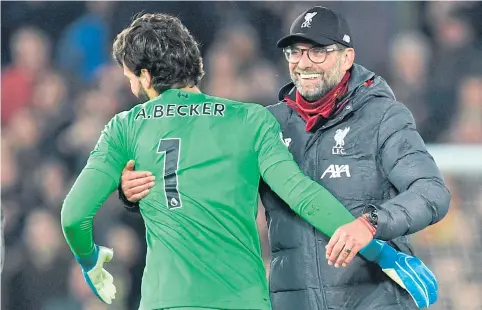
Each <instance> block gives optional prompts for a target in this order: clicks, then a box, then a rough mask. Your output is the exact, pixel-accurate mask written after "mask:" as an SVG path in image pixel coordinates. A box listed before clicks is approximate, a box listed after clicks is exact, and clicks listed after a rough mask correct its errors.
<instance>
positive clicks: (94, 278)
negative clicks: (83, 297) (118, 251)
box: [75, 245, 116, 304]
mask: <svg viewBox="0 0 482 310" xmlns="http://www.w3.org/2000/svg"><path fill="white" fill-rule="evenodd" d="M113 256H114V252H113V250H112V249H108V248H106V247H103V246H98V245H95V249H94V252H93V253H92V254H91V255H90V256H88V257H84V258H79V257H75V259H76V260H77V262H78V263H79V264H80V267H81V269H82V273H83V275H84V279H85V282H87V284H88V285H89V286H90V288H91V289H92V292H94V294H95V295H96V296H97V297H98V298H99V299H100V300H102V301H103V302H105V303H106V304H111V303H112V300H113V299H114V298H115V293H116V289H115V286H114V278H113V277H112V275H111V274H110V273H109V272H107V270H105V269H104V268H103V266H104V263H108V262H110V261H111V259H112V257H113Z"/></svg>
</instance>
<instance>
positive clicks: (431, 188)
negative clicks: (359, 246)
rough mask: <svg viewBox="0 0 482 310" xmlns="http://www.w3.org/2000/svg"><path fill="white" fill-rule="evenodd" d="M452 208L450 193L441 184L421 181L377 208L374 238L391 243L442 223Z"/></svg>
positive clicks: (432, 181) (426, 180)
mask: <svg viewBox="0 0 482 310" xmlns="http://www.w3.org/2000/svg"><path fill="white" fill-rule="evenodd" d="M449 204H450V192H449V191H448V189H447V188H446V187H445V185H444V184H443V182H442V181H441V180H440V182H439V181H438V180H433V179H432V180H430V179H420V180H418V181H416V182H414V183H413V184H412V185H411V186H410V187H409V188H408V190H407V191H405V192H403V193H401V194H399V195H398V196H396V197H394V198H393V199H390V200H388V201H386V202H385V203H383V204H381V205H380V206H379V207H378V229H377V233H376V235H375V238H377V239H381V240H392V239H394V238H397V237H399V236H402V235H408V234H413V233H415V232H418V231H420V230H422V229H424V228H425V227H427V226H429V225H432V224H434V223H436V222H438V221H440V220H441V219H442V218H443V217H444V216H445V215H446V214H447V211H448V208H449Z"/></svg>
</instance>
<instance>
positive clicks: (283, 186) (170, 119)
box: [62, 89, 352, 310]
mask: <svg viewBox="0 0 482 310" xmlns="http://www.w3.org/2000/svg"><path fill="white" fill-rule="evenodd" d="M130 159H134V160H135V162H136V170H147V171H151V172H152V173H153V174H154V175H155V177H156V185H155V186H154V187H153V188H152V189H151V190H150V192H149V194H148V195H147V196H146V197H145V198H144V199H142V200H141V201H140V211H141V214H142V217H143V219H144V222H145V226H146V242H147V248H148V251H147V258H146V266H145V270H144V275H143V279H142V298H141V307H140V309H145V310H152V309H157V308H169V307H210V308H219V309H260V310H265V309H270V308H271V307H270V301H269V290H268V284H267V279H266V271H265V268H264V263H263V260H262V256H261V247H260V242H259V237H258V231H257V227H256V214H257V207H258V185H259V181H260V177H263V179H264V180H265V182H266V183H267V184H268V185H269V186H270V187H271V188H272V189H273V190H274V191H275V192H276V193H278V195H280V197H281V198H282V199H283V200H285V201H286V202H287V203H288V204H290V206H291V207H292V208H293V209H294V210H295V212H297V213H298V214H300V215H301V216H302V217H304V218H305V219H307V220H308V221H310V222H311V223H312V224H313V225H315V227H317V228H318V229H320V230H322V231H323V232H325V233H333V231H334V230H335V229H336V228H337V226H338V224H337V223H335V222H330V221H323V219H327V218H328V217H329V216H331V217H333V215H334V213H333V209H335V210H336V211H339V212H340V213H339V215H338V218H337V220H338V221H342V223H345V222H348V221H349V220H351V219H352V217H351V215H350V214H349V212H348V211H346V209H345V208H344V207H343V206H342V205H341V204H340V203H339V202H338V201H337V200H336V199H335V198H334V197H333V196H331V194H330V193H329V192H327V191H326V190H325V189H323V188H322V187H321V186H320V185H318V184H317V183H316V182H313V181H312V180H310V179H309V178H308V177H306V176H304V174H303V173H302V172H301V171H300V169H299V168H298V166H297V165H296V163H295V162H294V161H293V159H292V156H291V154H290V153H289V151H288V150H287V148H286V146H285V145H284V144H283V142H282V137H281V133H280V129H279V124H278V123H277V121H276V120H275V118H274V117H273V116H272V115H271V113H270V112H269V111H268V110H267V109H266V108H264V107H262V106H260V105H256V104H247V103H241V102H236V101H231V100H227V99H223V98H217V97H213V96H209V95H206V94H202V93H192V92H186V91H182V90H179V89H171V90H167V91H165V92H164V93H163V94H162V95H160V96H158V97H157V98H155V99H152V100H150V101H148V102H146V103H144V104H141V105H137V106H136V107H134V108H133V109H131V110H130V111H128V112H123V113H120V114H118V115H116V116H115V117H114V118H113V119H112V120H111V121H110V123H109V124H108V125H107V126H106V128H105V130H104V131H103V133H102V136H101V138H100V139H99V142H98V143H97V145H96V147H95V149H94V150H93V151H92V153H91V155H90V157H89V160H88V162H87V165H86V167H85V168H84V170H83V172H82V173H81V175H80V176H79V178H78V179H77V182H76V184H74V187H73V188H72V190H71V192H70V193H69V195H68V197H67V198H66V201H65V203H64V207H63V210H62V221H63V228H64V234H65V235H66V238H67V241H68V242H69V245H70V246H71V248H72V250H73V252H74V253H75V254H76V255H78V256H83V255H88V254H90V253H91V252H92V249H93V241H92V226H91V222H92V217H93V215H94V214H95V212H96V211H97V208H98V207H99V206H100V205H101V204H102V202H103V201H104V200H105V199H106V198H107V197H108V195H109V194H110V193H111V192H112V191H113V190H115V188H116V187H117V186H118V184H119V181H120V176H121V173H122V169H123V167H124V166H125V164H126V163H127V161H128V160H130ZM94 174H95V175H96V176H95V177H94ZM104 188H105V189H104ZM79 200H82V201H83V202H80V201H79ZM76 204H77V205H76ZM79 204H83V205H82V206H81V205H79ZM74 205H76V206H74ZM330 208H331V209H330ZM344 216H345V217H344ZM343 219H349V220H347V221H345V222H343ZM321 226H323V227H321ZM114 250H115V249H114ZM114 259H115V256H114ZM107 269H108V266H107Z"/></svg>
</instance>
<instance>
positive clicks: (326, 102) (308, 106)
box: [285, 72, 350, 131]
mask: <svg viewBox="0 0 482 310" xmlns="http://www.w3.org/2000/svg"><path fill="white" fill-rule="evenodd" d="M349 79H350V72H347V73H346V74H345V76H344V77H343V79H342V80H341V82H340V83H338V85H336V86H335V87H334V88H333V89H332V90H330V91H329V92H328V93H327V94H326V95H324V96H323V97H322V98H321V99H319V100H318V101H315V102H308V101H306V100H305V99H304V98H303V97H302V96H301V94H300V93H299V92H298V90H297V91H296V101H293V100H292V99H290V98H288V97H285V101H286V104H287V105H288V106H289V107H291V108H293V109H294V110H296V111H297V112H298V114H299V115H300V116H301V117H302V118H303V119H304V120H305V121H306V127H305V129H306V131H310V130H311V129H312V128H313V126H315V124H316V123H317V122H318V119H319V118H320V117H323V118H325V119H326V118H328V117H330V115H331V113H332V112H333V110H334V109H335V104H336V100H337V99H339V98H341V97H343V96H344V95H345V94H346V91H347V90H348V80H349ZM346 102H347V101H346ZM346 102H344V103H343V105H345V104H346Z"/></svg>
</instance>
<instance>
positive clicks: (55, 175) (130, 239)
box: [1, 1, 482, 310]
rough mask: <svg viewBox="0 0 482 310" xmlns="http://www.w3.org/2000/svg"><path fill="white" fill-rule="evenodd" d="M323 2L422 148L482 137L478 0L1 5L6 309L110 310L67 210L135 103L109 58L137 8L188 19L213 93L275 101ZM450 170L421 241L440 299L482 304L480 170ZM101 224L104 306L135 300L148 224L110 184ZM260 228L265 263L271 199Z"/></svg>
mask: <svg viewBox="0 0 482 310" xmlns="http://www.w3.org/2000/svg"><path fill="white" fill-rule="evenodd" d="M318 4H319V5H324V6H327V7H330V8H332V9H334V10H336V11H338V12H340V13H343V14H344V15H345V16H346V18H347V20H348V23H349V24H350V26H351V29H352V32H353V36H352V37H353V38H354V42H355V49H356V55H357V56H356V62H357V63H359V64H361V65H363V66H365V67H367V68H368V69H370V70H372V71H375V72H376V73H377V74H379V75H381V76H383V77H384V78H385V79H386V80H387V81H388V82H389V84H390V85H391V87H392V89H393V91H394V93H395V95H396V96H397V99H398V100H399V101H402V102H403V103H405V104H406V105H407V106H408V107H409V108H410V109H411V111H412V113H413V115H414V117H415V119H416V121H417V127H418V129H419V131H420V133H421V135H422V137H423V138H424V139H425V141H426V143H428V144H434V143H437V144H441V143H450V144H472V145H475V144H479V145H480V144H481V143H482V18H481V16H482V3H481V2H461V1H457V2H364V1H361V2H272V1H269V2H233V1H222V2H221V1H220V2H184V1H176V2H104V1H99V2H57V1H55V2H50V1H28V2H5V1H2V2H1V23H2V28H1V49H2V50H1V62H2V67H1V69H2V71H1V130H2V134H1V152H2V153H1V155H2V156H1V168H2V171H1V196H2V197H1V209H2V216H3V217H4V223H5V225H4V227H3V229H4V236H5V245H6V253H5V261H4V268H3V272H2V279H1V293H2V298H1V301H2V307H1V309H3V310H30V309H32V310H33V309H35V310H103V309H107V307H106V306H105V305H103V304H102V303H100V302H99V301H97V300H96V299H95V297H94V295H93V294H92V293H91V291H90V289H89V288H88V286H87V285H86V284H85V283H84V280H83V278H82V275H81V273H80V270H79V267H78V266H77V264H76V263H74V260H73V257H72V254H71V253H70V251H69V249H68V247H67V245H66V243H65V241H64V238H63V235H62V232H61V229H60V208H61V205H62V201H63V199H64V197H65V195H66V193H67V192H68V190H69V189H70V186H71V185H72V183H73V180H74V179H75V177H76V176H77V175H78V173H79V172H80V170H81V169H82V167H83V166H84V164H85V161H86V159H87V156H88V154H89V152H90V150H91V149H92V148H93V147H94V145H95V143H96V141H97V139H98V137H99V134H100V131H101V130H102V128H103V126H104V125H105V124H106V123H107V122H108V121H109V120H110V118H111V117H112V116H113V115H114V114H115V113H117V112H119V111H122V110H126V109H130V108H131V107H132V106H133V105H135V104H137V103H138V101H137V99H136V98H135V97H133V95H132V94H131V93H130V90H129V87H128V85H129V84H128V81H127V80H126V79H125V78H124V77H123V75H122V69H121V68H119V67H118V66H117V65H116V64H114V63H113V61H112V59H111V56H110V51H111V46H112V41H113V38H114V37H115V35H116V34H117V33H118V32H119V31H120V30H121V29H123V28H124V27H125V26H126V25H127V24H128V23H129V22H130V20H131V18H132V15H133V14H135V13H137V12H140V11H144V12H165V13H172V14H175V15H177V16H179V17H180V18H181V20H182V22H183V23H184V24H185V25H186V26H187V27H188V28H189V29H190V30H191V32H192V33H193V34H194V36H195V37H196V38H197V39H198V41H199V42H200V43H201V44H202V45H201V48H202V53H203V55H204V61H205V71H206V73H207V74H206V76H205V78H204V80H203V83H202V89H203V91H204V92H206V93H210V94H213V95H217V96H221V97H227V98H232V99H237V100H242V101H251V102H257V103H259V104H262V105H269V104H274V103H276V100H277V91H278V88H279V87H280V86H282V85H283V84H285V83H287V82H288V81H289V75H288V70H287V68H288V66H287V63H286V62H285V60H284V58H283V56H282V53H281V51H280V50H278V49H277V48H276V41H277V40H278V39H279V38H280V37H282V36H283V35H284V34H285V33H287V32H288V31H289V27H290V25H291V23H292V21H293V20H294V19H295V18H296V16H298V15H299V14H300V13H301V12H303V11H304V10H305V9H308V8H309V7H311V6H313V5H318ZM481 159H482V154H481ZM453 160H455V161H463V160H464V157H463V154H460V156H458V157H454V158H453ZM445 178H446V180H447V182H448V184H449V186H450V189H451V191H452V194H453V202H452V206H451V210H450V212H449V214H448V215H447V217H446V218H445V219H444V220H443V221H442V222H441V223H439V224H437V225H434V226H433V227H431V228H429V229H427V230H425V231H424V232H422V233H418V234H415V235H414V236H413V237H412V240H413V243H414V247H415V249H416V254H417V255H418V256H420V257H421V258H422V259H423V260H424V261H425V263H426V264H427V265H428V266H429V267H430V268H431V269H432V270H433V271H434V272H435V274H436V275H437V277H438V280H439V284H440V295H439V296H440V297H439V302H438V303H437V304H436V305H435V306H434V307H433V308H434V309H457V310H458V309H464V310H471V309H474V310H475V309H482V294H481V292H482V254H481V253H482V238H481V237H480V235H481V233H482V231H481V229H480V227H481V226H480V222H481V220H482V186H481V183H482V175H480V174H459V173H449V174H445ZM95 222H96V223H98V224H96V225H95V240H96V241H97V242H98V243H100V244H106V245H108V246H110V247H113V248H114V250H115V257H114V260H113V262H112V263H111V264H110V265H109V270H110V271H112V273H113V275H114V278H115V282H116V285H117V299H116V301H115V305H114V306H111V307H109V309H116V310H127V309H129V310H131V309H137V305H138V301H139V293H140V280H141V275H142V269H143V265H144V255H145V242H144V238H143V234H144V226H143V222H142V219H141V218H140V216H137V215H133V214H128V213H127V212H125V211H124V209H123V207H122V205H121V203H120V202H119V201H118V200H117V197H116V194H113V195H112V197H111V198H110V199H109V201H108V202H107V203H106V204H105V206H104V207H103V208H101V211H100V212H99V214H98V216H97V217H96V218H95ZM258 222H259V227H260V238H261V239H262V242H263V253H264V256H265V259H266V263H268V259H269V251H268V248H267V242H268V240H267V236H266V224H265V218H264V213H263V209H262V206H261V207H260V212H259V216H258ZM293 310H296V309H293Z"/></svg>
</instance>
